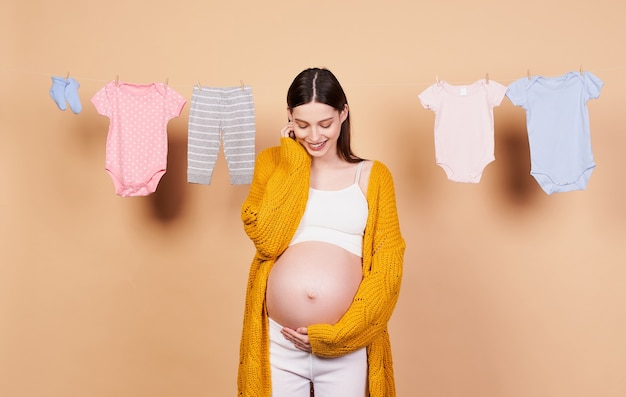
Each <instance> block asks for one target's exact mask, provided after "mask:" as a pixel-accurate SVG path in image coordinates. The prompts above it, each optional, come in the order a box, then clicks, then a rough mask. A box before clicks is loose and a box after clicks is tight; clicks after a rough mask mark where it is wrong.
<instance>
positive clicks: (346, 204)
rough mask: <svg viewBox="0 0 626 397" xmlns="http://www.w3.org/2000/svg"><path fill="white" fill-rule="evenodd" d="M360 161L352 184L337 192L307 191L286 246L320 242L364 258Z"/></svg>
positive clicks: (364, 212) (365, 209)
mask: <svg viewBox="0 0 626 397" xmlns="http://www.w3.org/2000/svg"><path fill="white" fill-rule="evenodd" d="M362 166H363V161H361V162H360V163H359V165H358V167H357V171H356V177H355V178H354V179H355V180H354V183H353V184H352V185H350V186H348V187H345V188H343V189H340V190H317V189H313V188H309V200H308V201H307V203H306V209H305V210H304V215H303V216H302V219H301V220H300V225H298V230H296V234H295V235H294V237H293V239H292V240H291V243H289V245H294V244H297V243H301V242H303V241H322V242H326V243H330V244H334V245H337V246H339V247H341V248H343V249H345V250H347V251H349V252H351V253H353V254H355V255H357V256H359V257H362V256H363V252H362V251H363V232H364V231H365V224H366V223H367V214H368V206H367V199H366V198H365V196H364V195H363V192H362V191H361V188H360V187H359V178H360V177H361V168H362Z"/></svg>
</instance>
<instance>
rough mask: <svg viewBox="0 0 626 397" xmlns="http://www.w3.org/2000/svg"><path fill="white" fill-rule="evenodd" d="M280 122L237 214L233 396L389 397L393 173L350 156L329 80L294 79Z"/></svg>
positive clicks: (398, 274) (400, 255) (399, 246)
mask: <svg viewBox="0 0 626 397" xmlns="http://www.w3.org/2000/svg"><path fill="white" fill-rule="evenodd" d="M287 117H288V120H289V122H288V124H287V125H286V126H285V127H284V128H283V129H282V130H281V138H280V146H276V147H272V148H269V149H266V150H264V151H262V152H261V153H260V154H259V156H258V158H257V161H256V165H255V170H254V178H253V181H252V185H251V187H250V192H249V194H248V197H247V198H246V200H245V202H244V203H243V206H242V214H241V217H242V220H243V223H244V229H245V231H246V233H247V234H248V236H249V237H250V239H251V240H252V241H253V243H254V245H255V247H256V254H255V256H254V259H253V261H252V265H251V267H250V274H249V278H248V285H247V291H246V304H245V313H244V321H243V332H242V337H241V346H240V360H239V374H238V388H239V396H246V397H248V396H255V397H256V396H259V397H260V396H263V397H270V396H272V397H309V396H311V395H313V393H314V395H315V396H316V397H330V396H337V397H365V396H371V397H392V396H395V385H394V378H393V366H392V360H391V345H390V341H389V335H388V333H387V325H388V321H389V319H390V317H391V314H392V312H393V309H394V307H395V305H396V302H397V299H398V294H399V291H400V282H401V278H402V265H403V259H404V249H405V243H404V239H403V238H402V235H401V234H400V226H399V222H398V215H397V210H396V201H395V191H394V185H393V179H392V176H391V173H390V172H389V170H388V169H387V167H386V166H385V165H383V164H382V163H381V162H379V161H369V160H364V159H361V158H359V157H357V156H356V155H355V154H354V153H353V152H352V149H351V146H350V114H349V108H348V102H347V99H346V95H345V93H344V91H343V88H342V87H341V85H340V84H339V82H338V81H337V79H336V77H335V76H334V75H333V74H332V73H331V72H330V71H329V70H327V69H318V68H312V69H307V70H304V71H303V72H301V73H300V74H299V75H298V76H297V77H296V78H295V80H294V81H293V83H292V84H291V86H290V87H289V90H288V92H287Z"/></svg>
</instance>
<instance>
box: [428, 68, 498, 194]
mask: <svg viewBox="0 0 626 397" xmlns="http://www.w3.org/2000/svg"><path fill="white" fill-rule="evenodd" d="M505 93H506V87H505V86H503V85H502V84H499V83H498V82H496V81H493V80H489V81H486V80H485V79H482V80H478V81H476V82H474V83H472V84H469V85H451V84H448V83H446V82H445V81H440V82H438V83H436V84H433V85H431V86H430V87H428V88H427V89H426V90H424V91H423V92H422V93H421V94H419V99H420V101H421V103H422V106H424V108H426V109H430V110H432V111H433V112H435V129H434V130H435V161H436V163H437V165H439V166H440V167H441V168H443V170H444V171H445V172H446V175H447V177H448V179H449V180H451V181H454V182H467V183H478V182H480V178H481V177H482V173H483V170H484V168H485V167H486V166H487V165H488V164H489V163H491V162H492V161H493V160H494V159H495V156H494V122H493V108H494V107H495V106H499V105H500V103H501V102H502V98H504V94H505Z"/></svg>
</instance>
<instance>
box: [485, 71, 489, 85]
mask: <svg viewBox="0 0 626 397" xmlns="http://www.w3.org/2000/svg"><path fill="white" fill-rule="evenodd" d="M485 81H486V82H487V84H489V73H485Z"/></svg>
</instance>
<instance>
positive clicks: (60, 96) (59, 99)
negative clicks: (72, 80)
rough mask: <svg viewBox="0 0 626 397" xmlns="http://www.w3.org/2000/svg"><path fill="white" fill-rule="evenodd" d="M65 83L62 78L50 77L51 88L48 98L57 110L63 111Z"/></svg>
mask: <svg viewBox="0 0 626 397" xmlns="http://www.w3.org/2000/svg"><path fill="white" fill-rule="evenodd" d="M66 86H67V81H66V80H65V79H64V78H62V77H55V76H52V87H50V97H52V100H54V102H55V103H56V104H57V106H58V107H59V109H61V110H65V109H66V107H65V87H66Z"/></svg>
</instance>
